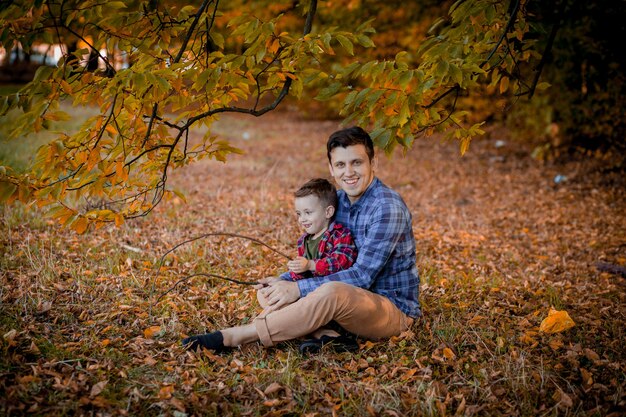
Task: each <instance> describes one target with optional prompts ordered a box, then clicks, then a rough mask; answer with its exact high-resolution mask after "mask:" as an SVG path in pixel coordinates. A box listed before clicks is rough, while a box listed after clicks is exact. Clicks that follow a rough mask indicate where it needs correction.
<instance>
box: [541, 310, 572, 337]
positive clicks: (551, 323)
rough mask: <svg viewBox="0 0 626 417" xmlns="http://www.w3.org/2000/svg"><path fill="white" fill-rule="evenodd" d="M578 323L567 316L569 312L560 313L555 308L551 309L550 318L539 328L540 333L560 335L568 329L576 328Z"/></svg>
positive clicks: (544, 320)
mask: <svg viewBox="0 0 626 417" xmlns="http://www.w3.org/2000/svg"><path fill="white" fill-rule="evenodd" d="M575 325H576V323H574V320H572V318H571V317H570V316H569V314H567V311H565V310H562V311H558V310H555V309H554V308H550V312H549V313H548V317H546V318H545V319H543V321H542V322H541V325H540V326H539V331H540V332H544V333H560V332H563V331H565V330H567V329H571V328H572V327H574V326H575Z"/></svg>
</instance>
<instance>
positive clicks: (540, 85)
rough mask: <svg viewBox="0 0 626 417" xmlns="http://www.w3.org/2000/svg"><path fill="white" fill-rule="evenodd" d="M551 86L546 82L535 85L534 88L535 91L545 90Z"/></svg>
mask: <svg viewBox="0 0 626 417" xmlns="http://www.w3.org/2000/svg"><path fill="white" fill-rule="evenodd" d="M551 86H552V84H550V83H546V82H542V83H539V84H537V87H535V88H536V89H537V90H546V89H548V88H550V87H551Z"/></svg>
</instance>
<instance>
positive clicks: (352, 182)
mask: <svg viewBox="0 0 626 417" xmlns="http://www.w3.org/2000/svg"><path fill="white" fill-rule="evenodd" d="M329 168H330V174H331V175H332V176H333V178H335V181H336V182H337V185H338V186H339V187H341V189H342V190H344V191H345V192H346V194H347V195H348V198H349V199H350V202H351V203H354V202H356V201H357V200H358V199H359V198H361V196H362V195H363V193H364V192H365V190H367V187H369V185H370V184H371V183H372V180H374V169H375V168H376V159H375V158H374V160H373V161H370V159H369V157H368V156H367V151H366V150H365V145H352V146H348V147H345V148H342V147H337V148H335V149H333V150H332V151H331V152H330V163H329Z"/></svg>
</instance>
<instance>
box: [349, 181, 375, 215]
mask: <svg viewBox="0 0 626 417" xmlns="http://www.w3.org/2000/svg"><path fill="white" fill-rule="evenodd" d="M379 186H380V180H379V179H378V177H374V179H373V180H372V182H371V183H370V185H369V186H368V187H367V189H366V190H365V192H364V193H363V195H362V196H361V197H360V198H359V199H358V200H357V201H355V202H354V203H350V199H349V198H348V195H347V194H346V193H345V191H344V192H343V193H342V197H343V198H342V204H343V205H344V206H345V207H347V208H349V209H358V208H360V207H361V206H362V205H363V204H366V203H363V201H365V200H367V199H369V197H370V196H371V195H372V194H373V193H374V189H376V188H378V187H379Z"/></svg>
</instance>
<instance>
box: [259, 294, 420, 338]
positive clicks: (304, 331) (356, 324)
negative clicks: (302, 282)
mask: <svg viewBox="0 0 626 417" xmlns="http://www.w3.org/2000/svg"><path fill="white" fill-rule="evenodd" d="M257 298H258V299H259V303H260V304H261V307H263V308H265V307H267V301H266V300H265V299H264V297H263V296H262V295H261V294H260V293H257ZM331 320H334V321H335V322H337V324H339V325H340V326H341V327H343V328H344V329H346V330H347V331H349V332H350V333H353V334H355V335H357V336H360V337H364V338H366V339H373V340H376V339H382V338H387V337H391V336H395V335H398V334H400V333H401V332H403V331H405V330H407V329H408V328H409V327H410V326H411V324H413V319H412V318H410V317H408V316H407V315H405V314H404V313H403V312H402V311H400V310H399V309H398V308H397V307H396V306H395V305H394V304H393V303H392V302H391V301H390V300H389V299H388V298H387V297H384V296H382V295H378V294H375V293H373V292H371V291H367V290H364V289H362V288H358V287H355V286H353V285H349V284H344V283H342V282H328V283H325V284H323V285H321V286H320V287H319V288H317V289H316V290H315V291H313V292H311V293H309V294H308V295H307V296H306V297H303V298H300V299H299V300H297V301H296V302H295V303H293V304H290V305H287V306H285V307H283V308H282V309H280V310H277V311H272V312H270V313H266V312H265V311H263V312H262V313H261V314H260V315H259V316H258V317H257V318H256V319H254V324H255V326H256V331H257V333H258V334H259V339H260V340H261V343H262V344H263V345H264V346H273V345H274V344H275V343H277V342H281V341H284V340H291V339H295V338H298V337H301V336H306V335H308V334H311V333H312V332H315V331H316V330H318V329H320V328H321V327H323V326H324V325H326V324H327V323H328V322H330V321H331Z"/></svg>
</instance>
